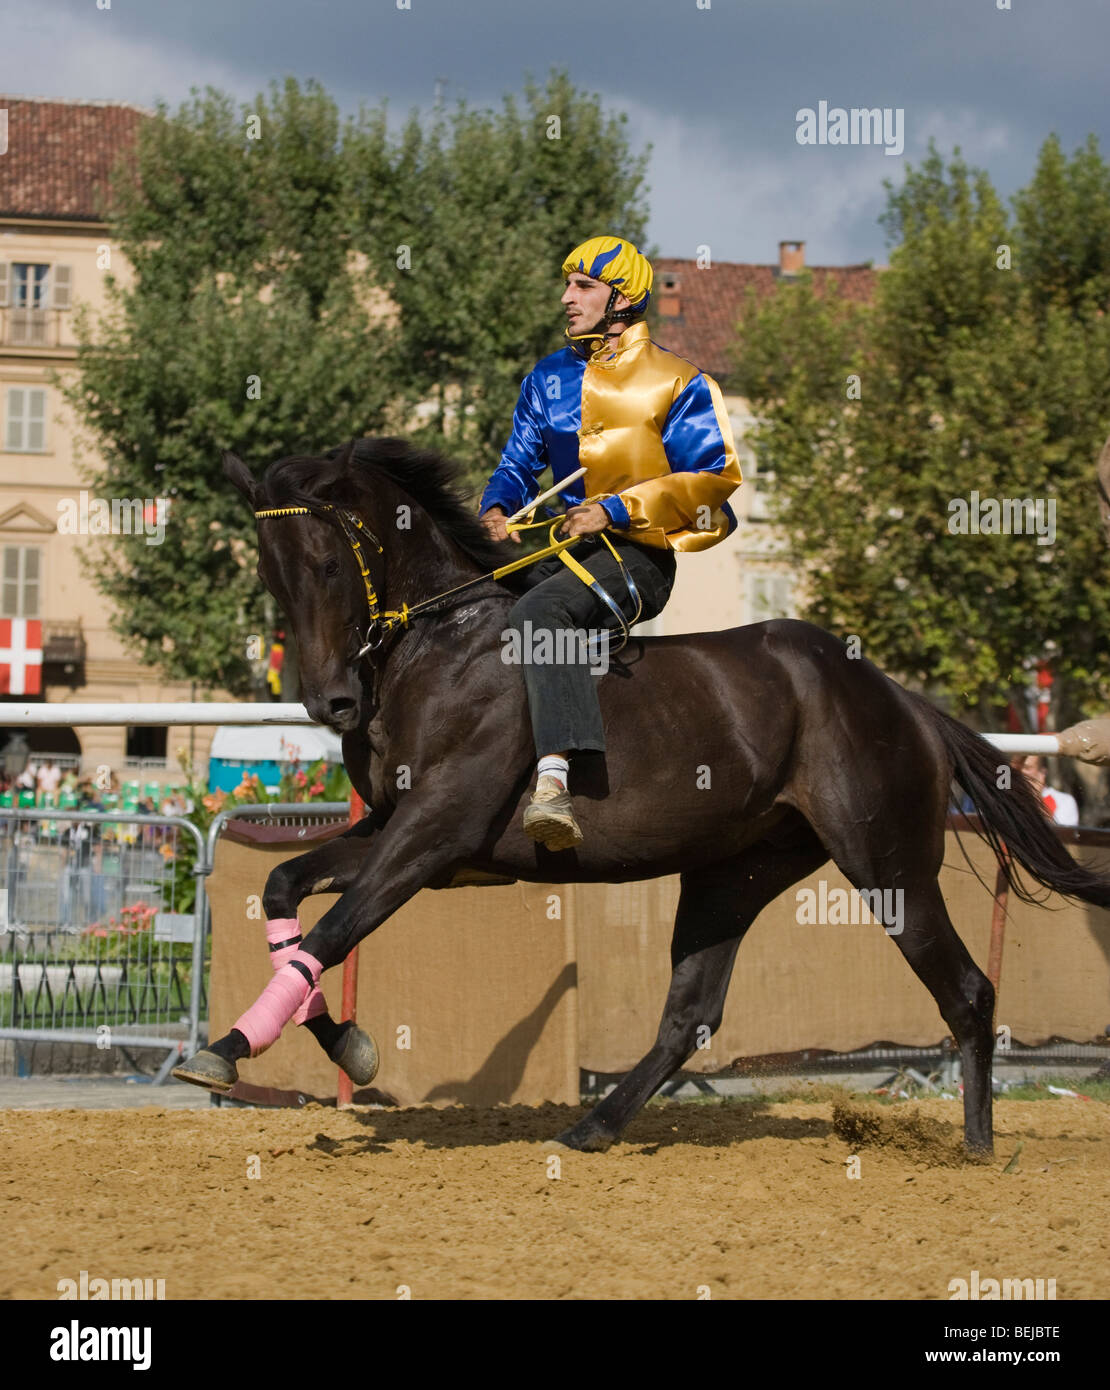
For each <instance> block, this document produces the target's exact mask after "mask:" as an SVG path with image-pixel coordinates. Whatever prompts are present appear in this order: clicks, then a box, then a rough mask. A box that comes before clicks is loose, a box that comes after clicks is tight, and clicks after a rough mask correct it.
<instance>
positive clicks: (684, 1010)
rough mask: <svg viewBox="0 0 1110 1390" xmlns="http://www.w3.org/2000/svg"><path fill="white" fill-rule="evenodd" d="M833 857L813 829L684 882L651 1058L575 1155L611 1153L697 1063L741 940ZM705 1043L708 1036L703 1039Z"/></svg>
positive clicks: (582, 1133) (578, 1129)
mask: <svg viewBox="0 0 1110 1390" xmlns="http://www.w3.org/2000/svg"><path fill="white" fill-rule="evenodd" d="M827 858H828V854H827V852H826V851H825V849H824V848H823V846H822V845H821V844H820V842H819V841H818V840H817V837H816V836H815V835H813V833H812V831H810V830H809V827H808V826H805V827H803V828H801V832H800V840H796V842H795V843H794V844H792V845H791V846H790V847H789V848H779V847H775V846H773V845H771V844H769V843H768V842H766V841H761V842H760V843H759V844H758V845H753V846H752V847H751V848H750V849H748V850H745V851H744V852H743V853H742V854H740V855H737V856H736V857H735V858H734V859H729V860H726V861H725V862H724V863H722V864H716V865H713V866H712V867H711V868H707V869H700V870H698V871H696V872H691V873H686V874H683V875H682V893H681V896H680V898H679V902H678V913H677V915H676V917H675V926H674V936H673V937H672V940H671V968H672V974H671V985H670V990H669V991H668V994H667V1003H666V1007H665V1008H664V1010H663V1018H662V1021H661V1023H660V1024H659V1032H658V1035H657V1036H656V1039H655V1045H654V1046H653V1047H652V1049H651V1051H650V1052H648V1054H647V1055H646V1056H645V1057H644V1058H643V1059H642V1061H640V1062H638V1063H637V1064H636V1066H635V1067H634V1068H633V1069H632V1071H630V1072H629V1073H628V1075H627V1076H625V1077H624V1078H623V1079H622V1080H621V1081H620V1083H619V1084H618V1085H617V1087H616V1089H615V1090H614V1091H612V1092H611V1093H610V1094H609V1095H608V1096H606V1097H605V1099H604V1100H603V1101H600V1102H599V1103H598V1104H597V1105H596V1106H594V1108H593V1109H592V1110H591V1111H590V1113H589V1114H588V1115H587V1116H586V1117H585V1118H584V1119H582V1120H580V1121H579V1122H578V1124H576V1125H574V1126H573V1127H572V1128H571V1129H568V1130H566V1131H565V1132H564V1133H563V1134H560V1135H559V1142H560V1143H562V1144H565V1145H566V1146H567V1147H568V1148H572V1149H584V1150H591V1151H596V1150H602V1149H607V1148H608V1147H609V1145H610V1144H612V1143H613V1142H614V1140H616V1139H617V1138H619V1136H620V1134H621V1132H622V1131H623V1129H624V1128H625V1126H626V1125H627V1124H628V1122H629V1120H631V1119H632V1117H633V1115H635V1114H636V1112H637V1111H638V1110H639V1109H640V1108H641V1107H642V1106H643V1105H644V1104H646V1102H647V1101H648V1100H650V1098H651V1097H652V1096H653V1095H654V1094H655V1092H656V1091H657V1090H658V1089H659V1087H660V1086H662V1085H663V1083H664V1082H665V1081H667V1080H668V1078H670V1077H671V1076H673V1075H674V1073H675V1072H676V1071H677V1070H678V1069H679V1067H681V1066H682V1064H683V1062H685V1061H686V1059H687V1058H688V1057H690V1056H691V1055H692V1054H693V1053H694V1051H695V1049H696V1047H697V1044H698V1041H699V1030H700V1029H703V1028H708V1030H709V1033H710V1034H712V1033H715V1032H716V1031H717V1029H718V1028H719V1027H720V1025H721V1015H722V1012H723V1010H724V1005H725V996H726V994H727V993H728V984H729V979H730V978H731V976H732V966H733V961H734V960H735V958H736V950H737V947H738V946H739V945H740V941H741V938H742V937H743V935H744V933H745V932H746V931H747V929H748V927H750V926H751V924H752V922H754V921H755V919H756V917H757V916H758V915H759V913H760V912H761V911H762V909H763V908H764V907H765V906H766V905H767V904H768V903H769V902H771V901H773V900H774V899H775V898H777V897H778V895H779V894H780V893H782V892H785V890H786V889H787V888H789V887H790V886H791V885H792V884H794V883H797V882H798V880H799V879H800V878H804V877H805V876H806V874H808V873H812V872H813V870H814V869H816V868H819V867H820V866H821V865H822V864H823V863H824V862H825V860H826V859H827ZM702 1036H704V1034H703V1035H702Z"/></svg>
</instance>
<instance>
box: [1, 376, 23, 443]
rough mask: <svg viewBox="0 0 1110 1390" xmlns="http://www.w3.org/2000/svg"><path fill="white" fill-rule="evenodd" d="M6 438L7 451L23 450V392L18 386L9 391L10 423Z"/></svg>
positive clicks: (8, 423) (8, 422)
mask: <svg viewBox="0 0 1110 1390" xmlns="http://www.w3.org/2000/svg"><path fill="white" fill-rule="evenodd" d="M7 426H8V427H7V432H6V434H5V436H4V447H5V449H15V450H19V449H22V448H23V392H22V390H21V389H20V388H19V387H18V386H13V387H11V388H10V389H9V391H8V421H7Z"/></svg>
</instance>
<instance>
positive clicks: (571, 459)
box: [479, 323, 742, 550]
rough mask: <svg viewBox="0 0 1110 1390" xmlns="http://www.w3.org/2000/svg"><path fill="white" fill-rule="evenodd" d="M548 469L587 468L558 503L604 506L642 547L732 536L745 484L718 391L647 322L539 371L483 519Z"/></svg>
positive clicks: (519, 496)
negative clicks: (732, 500) (736, 502)
mask: <svg viewBox="0 0 1110 1390" xmlns="http://www.w3.org/2000/svg"><path fill="white" fill-rule="evenodd" d="M549 465H550V467H551V472H552V476H553V477H554V479H555V481H556V482H558V481H559V479H560V478H565V477H566V476H567V474H568V473H573V472H574V471H575V470H576V469H578V468H581V467H582V466H583V465H585V467H586V469H587V472H586V473H585V475H584V476H583V477H581V478H579V479H578V480H577V481H576V482H574V483H572V484H571V485H570V486H569V487H568V488H567V489H566V491H565V492H563V493H562V494H561V496H562V497H563V498H565V499H566V501H567V503H568V504H571V505H572V504H574V503H576V502H582V501H583V500H584V499H585V498H587V497H590V498H593V499H594V500H595V501H600V502H601V505H602V506H603V507H604V508H605V510H606V511H607V512H608V513H609V516H610V517H611V518H612V524H613V526H614V527H615V528H616V529H617V530H619V531H623V532H625V533H626V534H627V535H628V536H629V538H630V539H631V540H635V541H638V542H640V543H641V544H643V545H651V546H656V547H658V548H660V549H667V548H669V549H671V550H707V549H708V548H709V547H710V546H712V545H716V544H717V542H718V541H721V540H724V538H725V536H727V535H729V533H730V532H732V531H734V530H735V529H736V517H735V516H734V515H733V512H732V509H731V508H730V507H729V506H728V505H727V503H726V501H725V499H726V498H727V497H728V496H729V495H730V493H732V492H733V491H734V489H735V488H736V487H737V486H738V485H739V484H740V482H741V481H742V478H741V475H740V464H739V461H738V460H737V457H736V446H735V444H734V442H733V438H732V428H731V426H730V424H729V419H728V415H727V413H726V411H725V406H724V400H723V398H722V396H721V389H720V387H719V386H718V385H717V383H716V382H715V381H714V380H713V378H712V377H711V376H707V375H706V374H705V373H704V372H699V371H698V369H697V368H696V367H695V366H694V365H693V364H692V363H690V362H687V361H686V359H685V358H683V357H678V356H676V355H675V354H674V353H673V352H668V351H667V350H666V349H665V348H661V347H660V346H659V345H658V344H657V343H653V342H652V341H651V338H650V336H649V334H648V329H647V325H646V324H644V323H637V324H633V326H632V327H631V328H627V329H625V331H624V332H623V333H622V334H621V336H620V338H619V339H618V340H617V344H616V347H615V348H614V347H612V346H610V345H608V344H607V345H606V346H604V347H602V348H601V349H600V350H599V351H598V352H595V353H594V354H593V355H592V356H591V357H590V358H589V360H586V359H585V358H583V357H582V356H580V355H579V354H578V353H577V352H576V351H575V350H574V348H572V347H565V348H561V349H560V350H559V351H558V352H553V353H552V354H551V355H550V356H549V357H545V358H543V359H542V360H541V361H540V362H539V363H537V365H536V366H535V367H534V368H533V369H532V371H531V372H530V373H529V374H528V376H527V377H526V378H525V379H524V384H523V386H522V387H521V389H520V399H519V401H518V402H517V407H516V410H515V412H514V414H513V429H512V435H511V436H510V439H509V442H508V444H507V445H506V446H505V450H504V453H503V454H502V456H501V462H500V463H499V464H498V466H497V468H496V469H494V472H493V475H492V477H491V478H490V480H489V484H488V486H487V487H486V490H485V492H484V493H483V494H482V500H481V503H480V504H479V510H480V511H482V512H485V511H487V510H488V509H489V508H490V507H502V508H503V509H504V511H505V513H506V515H511V514H512V513H513V512H516V511H519V510H520V508H521V507H523V506H524V505H525V503H527V502H530V501H531V500H532V498H533V497H535V496H536V495H537V494H538V492H539V490H540V488H539V477H540V474H541V473H542V472H543V471H544V469H545V468H546V467H547V466H549Z"/></svg>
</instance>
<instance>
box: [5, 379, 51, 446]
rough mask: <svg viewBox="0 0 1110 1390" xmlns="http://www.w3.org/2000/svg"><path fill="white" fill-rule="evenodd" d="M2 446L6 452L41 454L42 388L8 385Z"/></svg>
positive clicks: (43, 437)
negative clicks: (6, 411)
mask: <svg viewBox="0 0 1110 1390" xmlns="http://www.w3.org/2000/svg"><path fill="white" fill-rule="evenodd" d="M4 448H5V449H7V450H8V452H9V453H17V454H41V453H43V452H45V450H46V389H45V387H41V386H9V388H8V413H7V422H6V428H5V430H4Z"/></svg>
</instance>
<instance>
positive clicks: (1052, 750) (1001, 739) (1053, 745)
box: [983, 734, 1060, 757]
mask: <svg viewBox="0 0 1110 1390" xmlns="http://www.w3.org/2000/svg"><path fill="white" fill-rule="evenodd" d="M983 737H984V738H985V739H986V740H987V742H988V743H993V744H994V746H995V747H996V748H997V749H998V751H999V752H1000V753H1040V754H1042V755H1043V756H1047V757H1052V756H1053V755H1054V754H1056V753H1059V751H1060V740H1059V739H1058V738H1057V737H1056V735H1055V734H984V735H983Z"/></svg>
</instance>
